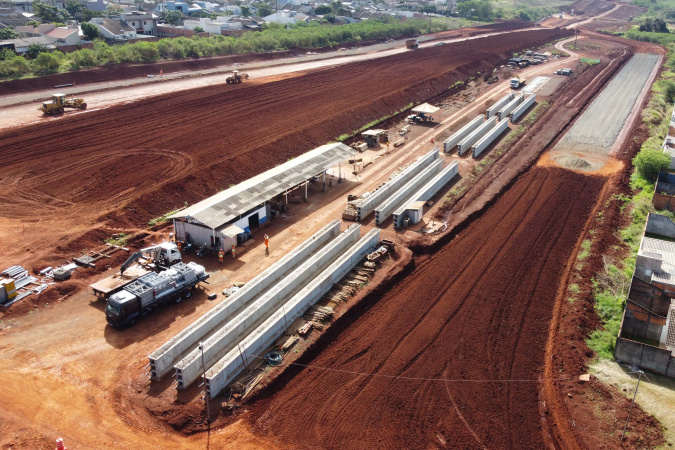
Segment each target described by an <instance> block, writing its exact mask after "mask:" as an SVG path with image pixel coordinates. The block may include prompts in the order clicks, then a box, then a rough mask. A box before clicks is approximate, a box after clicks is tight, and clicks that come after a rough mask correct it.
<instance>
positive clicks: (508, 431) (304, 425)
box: [253, 168, 605, 448]
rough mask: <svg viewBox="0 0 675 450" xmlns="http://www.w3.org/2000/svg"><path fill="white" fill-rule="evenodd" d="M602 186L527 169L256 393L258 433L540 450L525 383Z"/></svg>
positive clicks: (535, 402) (305, 441)
mask: <svg viewBox="0 0 675 450" xmlns="http://www.w3.org/2000/svg"><path fill="white" fill-rule="evenodd" d="M604 183H605V179H604V178H601V177H588V176H583V175H580V174H576V173H573V172H569V171H565V170H562V169H554V168H552V169H547V168H534V169H532V170H531V171H529V172H528V173H526V174H525V175H524V176H523V177H521V178H520V179H519V180H518V181H517V182H516V183H515V184H514V185H513V187H512V188H511V189H509V190H508V191H507V192H506V193H505V194H504V195H503V197H502V198H501V199H499V200H498V201H497V202H496V203H495V204H494V205H493V206H492V207H491V208H490V209H489V210H487V211H486V212H485V214H484V215H483V216H482V217H480V218H479V219H478V220H476V221H475V222H473V223H472V225H471V227H470V228H469V229H468V230H466V231H464V232H462V233H461V234H460V236H458V237H457V238H456V239H455V240H454V241H452V242H451V243H450V244H449V245H446V246H445V247H444V248H443V249H441V250H440V251H439V252H438V253H437V254H435V255H433V256H431V257H429V258H428V259H427V260H425V261H424V262H423V263H421V264H419V267H418V268H417V269H416V270H415V272H413V274H411V275H410V276H408V277H406V279H405V280H403V281H402V282H401V283H399V284H398V285H395V286H392V287H391V289H390V291H389V292H388V293H387V294H385V295H384V297H383V298H382V299H381V300H379V301H378V302H377V303H376V304H375V305H374V306H373V307H372V309H371V310H369V311H368V312H367V313H365V314H364V315H363V316H361V317H359V318H358V319H357V320H356V321H355V322H354V323H353V324H352V325H350V326H348V327H347V328H346V329H344V330H342V331H341V333H340V334H339V336H338V337H336V339H335V340H334V341H333V342H331V343H330V345H328V346H327V347H325V348H324V350H323V351H321V352H318V353H316V354H311V353H310V354H308V355H307V357H305V358H302V361H301V362H302V363H305V364H309V365H310V366H311V368H305V369H301V368H298V367H297V366H296V367H294V368H291V369H289V371H288V374H287V376H286V377H283V376H282V377H281V378H280V380H279V382H278V383H277V384H276V387H278V388H279V390H277V391H275V390H274V387H275V385H273V386H272V388H271V389H269V390H268V392H267V393H263V394H262V395H261V396H260V398H259V399H258V401H257V402H256V403H255V404H254V405H253V408H254V411H255V414H254V417H255V418H254V420H255V424H256V425H257V426H258V427H259V428H260V432H261V433H263V434H264V435H266V436H267V437H269V438H270V439H271V440H272V442H273V443H274V444H278V445H280V446H282V447H293V448H315V447H316V446H321V447H328V448H335V447H338V446H341V447H349V448H373V447H379V448H392V447H396V446H398V445H400V444H401V443H405V446H406V447H410V448H429V447H433V446H439V447H440V446H446V445H447V446H448V447H450V448H474V447H476V448H477V447H483V448H513V447H517V448H542V446H543V444H544V440H543V437H542V434H541V419H540V415H539V384H538V383H537V382H536V381H533V380H537V379H538V378H539V377H540V376H541V372H542V361H543V355H544V347H545V344H546V337H547V335H548V323H549V320H550V318H551V314H552V308H553V304H554V300H555V296H556V291H557V289H558V283H559V282H560V280H561V277H562V274H563V271H564V265H565V263H566V261H567V259H568V257H569V256H570V254H571V252H572V251H573V249H574V247H575V245H576V242H577V240H578V238H579V235H580V233H581V231H582V230H583V228H584V225H585V223H586V220H587V218H588V215H589V213H590V211H591V210H592V209H593V207H594V206H595V202H596V198H597V196H598V194H599V192H600V191H601V189H602V187H603V185H604ZM532 255H537V258H533V257H532ZM324 368H328V369H330V370H325V369H324ZM361 373H364V374H375V376H366V375H361ZM392 377H399V378H392ZM444 379H445V380H456V381H442V380H444ZM490 380H510V381H490ZM515 380H521V381H515ZM266 395H268V396H269V397H267V398H265V396H266Z"/></svg>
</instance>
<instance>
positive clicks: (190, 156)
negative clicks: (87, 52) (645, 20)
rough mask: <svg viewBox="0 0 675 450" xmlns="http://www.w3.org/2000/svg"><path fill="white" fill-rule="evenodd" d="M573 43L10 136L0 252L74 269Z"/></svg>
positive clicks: (394, 63)
mask: <svg viewBox="0 0 675 450" xmlns="http://www.w3.org/2000/svg"><path fill="white" fill-rule="evenodd" d="M568 34H569V32H566V31H562V30H538V31H526V32H518V33H513V34H510V35H506V36H508V38H506V37H505V36H492V37H486V38H482V39H478V40H473V41H466V42H459V43H456V44H448V45H443V46H439V47H433V48H427V49H422V50H420V51H417V52H407V53H403V54H400V55H394V56H390V57H386V58H381V59H378V60H376V61H365V62H359V63H353V64H349V65H345V66H339V67H336V68H333V69H326V70H321V71H315V72H312V73H310V74H307V75H304V76H302V77H298V78H294V79H292V80H282V81H278V82H274V83H268V84H263V85H257V86H256V85H252V86H247V85H240V86H235V87H233V88H232V89H228V90H227V91H223V90H222V89H221V88H220V87H207V88H202V89H197V90H192V91H189V92H185V93H179V94H175V95H174V94H172V95H165V96H160V97H155V98H152V99H148V100H143V101H138V102H135V103H133V104H130V105H125V106H117V107H113V108H110V109H108V110H106V111H98V112H94V113H91V114H83V115H79V116H72V117H67V118H64V119H60V120H55V121H49V122H48V123H45V124H41V125H39V126H37V125H36V126H29V127H25V128H21V129H12V130H9V131H6V132H4V133H2V134H0V148H3V149H8V150H7V151H5V155H4V167H3V172H2V174H1V175H0V181H1V182H2V184H3V185H4V186H5V189H3V192H1V193H0V216H2V219H0V238H1V240H2V243H3V244H2V245H1V246H0V247H1V248H0V251H2V252H3V254H4V255H5V257H6V258H7V260H9V261H12V262H13V263H26V264H28V265H29V266H33V265H40V264H49V265H51V264H53V263H56V262H57V261H62V259H63V258H64V257H65V258H70V257H71V256H72V252H73V250H76V249H78V248H87V247H91V245H93V244H92V242H91V240H89V239H87V237H86V235H87V233H90V232H91V231H92V229H94V228H96V227H101V226H102V225H105V226H106V229H107V230H120V231H122V230H128V229H129V228H134V227H137V226H144V225H145V224H146V223H147V221H148V220H149V219H151V218H152V217H157V216H160V215H162V214H164V213H166V212H167V211H170V210H172V209H175V208H176V207H181V206H183V204H184V202H188V203H190V204H193V203H195V202H196V201H199V200H202V199H203V198H206V197H208V196H209V195H212V194H213V193H215V192H216V191H217V190H219V189H223V188H226V187H227V186H229V185H231V184H233V183H237V182H240V181H242V180H244V179H247V178H249V177H251V176H253V175H256V174H258V173H260V172H262V171H264V170H267V169H269V168H271V167H274V166H275V165H276V164H279V163H281V162H284V161H286V160H288V158H291V157H294V156H297V155H299V154H301V153H303V152H305V151H307V150H309V149H311V148H314V147H318V146H319V145H321V144H324V143H325V142H327V141H330V140H334V139H335V138H336V136H339V135H340V134H342V133H349V132H351V131H352V130H356V129H358V128H359V127H361V126H362V125H363V124H365V123H368V122H370V121H372V120H375V119H378V118H380V117H382V116H383V115H385V114H391V113H392V112H394V111H397V110H399V109H401V108H406V107H408V105H410V104H411V103H413V102H419V101H422V100H426V99H428V98H430V97H433V96H434V95H437V94H439V93H441V92H445V91H446V90H447V89H448V86H451V85H453V84H454V83H455V82H456V81H460V80H465V79H467V78H468V77H470V76H475V75H476V73H477V72H479V71H481V70H487V69H491V68H492V67H494V66H495V65H496V64H498V63H500V62H502V61H504V60H505V59H507V58H508V57H509V56H511V54H512V53H513V52H514V51H518V50H522V49H523V48H527V47H531V46H537V45H542V44H544V43H546V42H550V41H552V40H555V39H557V38H559V37H563V36H567V35H568ZM363 93H367V95H364V94H363ZM251 99H255V101H251ZM224 105H227V106H226V107H225V106H224ZM113 123H114V124H116V126H111V124H113ZM24 226H25V231H24V230H23V227H24ZM10 237H11V238H10ZM54 242H59V243H60V248H59V249H57V251H54V249H53V244H54Z"/></svg>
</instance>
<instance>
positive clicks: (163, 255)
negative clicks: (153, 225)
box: [90, 242, 182, 299]
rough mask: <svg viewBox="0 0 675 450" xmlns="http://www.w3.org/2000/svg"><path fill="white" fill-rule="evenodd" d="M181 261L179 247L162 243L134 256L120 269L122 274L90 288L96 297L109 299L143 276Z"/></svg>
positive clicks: (169, 243)
mask: <svg viewBox="0 0 675 450" xmlns="http://www.w3.org/2000/svg"><path fill="white" fill-rule="evenodd" d="M181 261H182V257H181V254H180V251H179V250H178V246H176V244H174V243H172V242H162V243H161V244H158V245H153V246H152V247H148V248H144V249H142V250H139V251H137V252H136V253H134V254H132V255H131V256H129V258H128V259H127V260H126V261H125V262H124V264H122V267H120V273H118V274H116V275H113V276H110V277H107V278H104V279H102V280H99V281H97V282H96V283H94V284H92V285H90V287H91V288H92V289H93V291H94V295H95V296H97V297H99V298H102V299H107V298H108V297H110V296H111V295H112V294H114V293H116V292H118V291H120V290H121V289H122V288H123V287H124V286H126V285H128V284H130V283H132V282H134V281H136V280H137V279H138V278H140V277H142V276H143V275H147V274H148V273H151V272H160V271H162V270H165V269H167V268H169V267H171V266H172V265H174V264H177V263H179V262H181ZM135 262H137V264H134V263H135Z"/></svg>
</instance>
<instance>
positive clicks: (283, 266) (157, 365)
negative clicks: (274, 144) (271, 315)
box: [148, 220, 340, 380]
mask: <svg viewBox="0 0 675 450" xmlns="http://www.w3.org/2000/svg"><path fill="white" fill-rule="evenodd" d="M338 234H340V222H339V221H337V220H334V221H333V222H331V223H330V224H328V225H326V226H325V227H324V228H322V229H321V230H319V231H318V232H317V233H316V234H314V235H313V236H312V237H310V238H309V239H307V240H306V241H305V242H303V243H302V244H300V245H299V246H298V247H296V248H295V249H294V250H292V251H291V252H290V253H289V254H287V255H286V256H284V257H283V258H282V259H280V260H279V261H278V262H277V263H275V264H274V265H272V266H271V267H269V268H268V269H267V270H265V271H264V272H263V273H261V274H260V275H258V276H257V277H255V278H254V279H252V280H251V281H249V282H248V283H246V285H244V286H243V287H242V288H241V289H239V290H238V291H237V292H235V293H234V294H233V295H231V296H230V297H229V298H227V299H226V300H225V301H223V302H222V303H220V304H218V305H217V306H216V307H215V308H213V309H211V310H210V311H209V312H207V313H206V314H204V315H203V316H202V317H200V318H199V319H197V320H196V321H195V322H194V323H193V324H192V325H190V326H188V327H187V328H185V329H184V330H183V331H181V332H180V333H178V334H177V335H176V336H174V337H173V338H172V339H171V340H169V341H168V342H167V343H165V344H164V345H163V346H161V347H160V348H158V349H157V350H155V351H154V352H153V353H152V354H150V356H148V358H149V360H150V369H151V374H152V378H153V379H155V380H159V379H160V378H161V377H163V376H164V375H166V374H167V373H169V372H170V371H171V369H172V368H173V366H174V364H175V363H176V362H177V361H178V360H180V359H181V358H183V356H184V355H185V354H186V353H188V352H189V351H190V350H191V349H193V348H195V347H196V345H197V344H198V342H199V340H200V339H202V338H203V337H204V336H206V335H207V334H209V333H210V332H211V331H212V330H213V329H214V328H216V327H218V326H219V325H221V324H222V323H223V322H224V321H225V320H226V319H227V318H228V317H230V316H231V315H232V314H234V313H235V312H237V311H238V310H239V309H240V308H242V307H243V306H244V305H246V304H247V303H248V302H250V301H251V300H253V298H254V297H256V296H257V295H258V294H260V293H261V292H262V291H263V290H265V289H267V288H268V287H269V286H270V285H272V284H273V283H275V282H277V281H278V280H280V279H281V278H282V277H284V276H285V275H286V274H287V273H289V272H291V271H292V270H293V269H294V268H295V267H297V266H298V265H300V264H301V263H302V262H303V261H305V260H306V259H307V258H309V257H310V256H311V255H312V254H313V253H314V252H315V251H316V250H318V249H319V248H320V247H322V246H324V245H325V244H326V243H328V242H329V241H331V240H333V239H334V238H335V237H336V236H338Z"/></svg>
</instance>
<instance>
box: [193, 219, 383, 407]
mask: <svg viewBox="0 0 675 450" xmlns="http://www.w3.org/2000/svg"><path fill="white" fill-rule="evenodd" d="M379 242H380V230H378V229H376V228H374V229H372V230H370V231H369V232H368V233H367V234H366V235H365V236H364V237H363V238H361V239H360V240H359V241H358V242H357V243H356V244H355V245H353V246H352V247H351V248H349V249H348V250H347V251H346V252H345V253H344V254H343V255H342V256H340V257H339V258H338V259H337V260H336V261H335V262H334V263H333V264H331V265H330V267H328V268H327V269H325V270H324V271H322V272H321V274H319V275H318V276H317V277H315V278H314V279H313V280H312V281H311V282H309V283H308V284H307V286H305V287H304V288H303V289H302V290H301V291H300V292H298V293H297V294H295V295H294V296H293V297H292V298H291V299H289V300H288V301H287V302H286V303H285V304H284V306H283V308H279V309H278V310H277V311H275V312H274V313H273V314H272V315H271V316H270V317H268V318H267V319H266V320H265V321H264V322H263V323H262V324H260V325H259V326H258V327H257V328H256V329H255V330H253V331H252V332H251V333H249V334H248V336H246V337H245V338H244V339H242V340H241V341H240V342H239V343H238V344H237V345H236V346H235V347H234V348H232V350H230V351H229V352H228V353H227V354H226V355H225V356H223V357H222V358H221V359H220V360H219V361H218V362H217V363H216V364H214V365H213V366H212V367H211V368H210V369H209V370H208V371H207V372H206V392H207V395H209V397H210V398H215V397H216V396H217V395H218V393H220V391H222V390H223V389H224V388H225V387H226V386H227V385H228V384H229V383H231V382H232V381H233V380H234V379H235V378H236V377H237V376H238V375H239V373H241V371H242V370H244V369H245V368H246V366H248V365H249V364H250V363H251V362H253V361H256V360H257V359H259V358H260V356H259V354H260V353H261V352H262V351H264V350H265V349H266V348H267V347H269V346H270V345H271V344H272V343H273V342H274V341H275V340H276V339H277V338H278V337H279V336H280V335H281V334H282V333H283V332H284V330H285V329H286V328H287V324H290V323H293V321H295V320H296V319H297V318H298V317H300V316H302V315H303V314H304V313H305V311H306V310H307V309H308V308H309V307H310V306H312V305H313V304H314V303H316V302H317V301H318V300H319V299H320V298H321V297H322V296H324V295H325V294H326V293H327V292H328V291H330V289H331V288H332V287H333V285H334V284H335V283H337V282H339V281H340V280H341V279H342V278H344V276H345V275H346V274H347V273H348V272H349V271H350V270H352V269H353V268H354V267H355V266H356V264H358V263H359V261H361V260H362V259H363V258H364V257H365V256H366V254H367V253H368V252H369V251H370V250H371V249H372V248H373V247H375V246H376V245H377V244H378V243H379Z"/></svg>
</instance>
